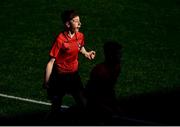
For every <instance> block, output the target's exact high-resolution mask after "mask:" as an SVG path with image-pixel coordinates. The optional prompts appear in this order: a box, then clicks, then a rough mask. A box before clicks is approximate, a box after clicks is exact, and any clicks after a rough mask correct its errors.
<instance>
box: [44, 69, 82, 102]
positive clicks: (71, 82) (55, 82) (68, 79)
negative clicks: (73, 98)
mask: <svg viewBox="0 0 180 127" xmlns="http://www.w3.org/2000/svg"><path fill="white" fill-rule="evenodd" d="M82 91H83V84H82V82H81V78H80V76H79V73H78V72H74V73H67V74H58V73H57V71H55V69H53V71H52V74H51V76H50V82H49V88H48V89H47V93H48V98H49V99H52V98H53V97H54V96H57V97H60V98H61V97H63V96H64V95H65V94H71V95H79V94H80V92H82Z"/></svg>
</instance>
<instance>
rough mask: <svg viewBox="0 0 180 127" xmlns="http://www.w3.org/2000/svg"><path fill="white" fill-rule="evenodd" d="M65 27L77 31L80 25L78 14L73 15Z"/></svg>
mask: <svg viewBox="0 0 180 127" xmlns="http://www.w3.org/2000/svg"><path fill="white" fill-rule="evenodd" d="M67 27H68V28H69V29H70V30H71V31H72V32H78V31H79V28H80V27H81V22H80V18H79V16H76V17H74V18H73V19H71V20H70V21H69V25H67Z"/></svg>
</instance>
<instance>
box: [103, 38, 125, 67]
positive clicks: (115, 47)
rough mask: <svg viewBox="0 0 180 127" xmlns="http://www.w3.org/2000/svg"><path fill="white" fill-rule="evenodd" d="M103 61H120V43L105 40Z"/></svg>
mask: <svg viewBox="0 0 180 127" xmlns="http://www.w3.org/2000/svg"><path fill="white" fill-rule="evenodd" d="M104 56H105V62H106V63H108V64H118V63H120V62H121V56H122V45H121V44H119V43H118V42H116V41H107V42H106V43H105V44H104Z"/></svg>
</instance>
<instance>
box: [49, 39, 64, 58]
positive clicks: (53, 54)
mask: <svg viewBox="0 0 180 127" xmlns="http://www.w3.org/2000/svg"><path fill="white" fill-rule="evenodd" d="M61 47H62V43H61V40H60V38H59V37H58V38H57V39H56V41H55V42H54V43H53V45H52V48H51V50H50V52H49V55H50V57H54V58H56V57H57V55H58V53H59V50H60V48H61Z"/></svg>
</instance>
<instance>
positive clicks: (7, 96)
mask: <svg viewBox="0 0 180 127" xmlns="http://www.w3.org/2000/svg"><path fill="white" fill-rule="evenodd" d="M0 97H4V98H9V99H15V100H20V101H25V102H31V103H36V104H42V105H51V103H48V102H43V101H38V100H33V99H28V98H22V97H16V96H12V95H7V94H2V93H0ZM61 107H62V108H68V106H66V105H62V106H61Z"/></svg>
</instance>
